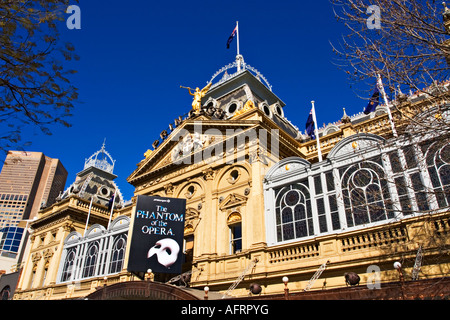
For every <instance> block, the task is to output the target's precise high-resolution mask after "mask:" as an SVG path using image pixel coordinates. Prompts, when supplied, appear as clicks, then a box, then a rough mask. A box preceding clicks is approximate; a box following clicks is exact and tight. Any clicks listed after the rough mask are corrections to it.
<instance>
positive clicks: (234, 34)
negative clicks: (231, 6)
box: [227, 26, 237, 49]
mask: <svg viewBox="0 0 450 320" xmlns="http://www.w3.org/2000/svg"><path fill="white" fill-rule="evenodd" d="M236 32H237V26H236V27H235V28H234V30H233V32H232V33H231V35H230V36H229V37H228V41H227V49H230V43H231V41H233V39H234V37H235V36H236Z"/></svg>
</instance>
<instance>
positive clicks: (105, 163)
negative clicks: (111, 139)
mask: <svg viewBox="0 0 450 320" xmlns="http://www.w3.org/2000/svg"><path fill="white" fill-rule="evenodd" d="M115 162H116V160H114V159H113V158H112V157H111V155H110V154H109V153H108V151H106V149H105V143H104V142H103V145H102V148H101V149H100V150H98V151H97V152H95V153H94V154H93V155H92V156H90V157H89V158H88V159H86V161H85V162H84V169H87V168H89V167H95V168H98V169H101V170H103V171H106V172H109V173H113V171H114V164H115Z"/></svg>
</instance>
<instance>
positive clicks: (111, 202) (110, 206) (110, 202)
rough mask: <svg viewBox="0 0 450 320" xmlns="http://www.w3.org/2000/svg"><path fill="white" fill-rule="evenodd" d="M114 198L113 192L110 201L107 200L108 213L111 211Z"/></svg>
mask: <svg viewBox="0 0 450 320" xmlns="http://www.w3.org/2000/svg"><path fill="white" fill-rule="evenodd" d="M115 197H116V193H115V192H114V194H113V196H112V197H111V199H109V203H108V211H109V210H111V209H112V207H113V204H114V198H115Z"/></svg>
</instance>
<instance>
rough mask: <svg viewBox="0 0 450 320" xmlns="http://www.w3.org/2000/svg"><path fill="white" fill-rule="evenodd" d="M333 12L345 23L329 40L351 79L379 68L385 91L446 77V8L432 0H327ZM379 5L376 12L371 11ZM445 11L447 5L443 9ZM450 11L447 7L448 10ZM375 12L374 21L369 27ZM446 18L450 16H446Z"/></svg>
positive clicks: (449, 45)
mask: <svg viewBox="0 0 450 320" xmlns="http://www.w3.org/2000/svg"><path fill="white" fill-rule="evenodd" d="M332 3H333V8H334V11H335V16H336V18H337V20H338V21H341V22H342V23H344V24H345V26H346V27H347V30H348V33H347V34H345V35H343V37H342V40H341V41H340V43H339V44H334V45H333V44H332V46H333V49H334V51H335V52H336V53H337V55H338V57H339V58H338V61H339V62H338V64H339V65H340V66H341V67H342V68H343V69H344V70H345V71H346V72H347V73H348V74H349V76H350V79H351V80H352V81H356V82H359V81H361V80H366V79H372V82H375V80H374V79H376V75H377V74H379V75H380V76H381V77H382V79H383V82H384V83H385V85H386V89H387V90H386V91H387V93H388V94H390V95H391V96H394V95H395V94H396V93H397V92H398V91H400V90H401V88H403V90H407V91H409V90H411V91H413V92H416V91H420V90H424V88H428V87H429V86H430V85H431V84H433V83H441V82H442V81H445V80H448V78H449V63H450V42H449V41H448V40H449V39H450V37H449V36H450V28H446V26H445V18H444V17H446V12H445V10H446V8H445V6H443V5H442V4H441V2H440V1H433V0H332ZM369 7H372V8H373V7H375V8H377V9H378V10H379V17H374V16H373V14H374V11H373V10H371V9H369ZM447 11H448V9H447ZM447 13H450V12H447ZM375 18H378V20H379V21H378V23H379V25H378V27H371V26H370V25H368V23H372V22H373V19H375ZM448 18H449V19H450V16H449V17H448Z"/></svg>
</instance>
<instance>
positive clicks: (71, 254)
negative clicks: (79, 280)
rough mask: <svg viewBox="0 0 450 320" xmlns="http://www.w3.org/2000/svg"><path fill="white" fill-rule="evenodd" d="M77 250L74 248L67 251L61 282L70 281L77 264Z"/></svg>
mask: <svg viewBox="0 0 450 320" xmlns="http://www.w3.org/2000/svg"><path fill="white" fill-rule="evenodd" d="M75 252H76V248H75V247H72V248H69V249H67V254H66V259H65V261H64V267H63V270H62V273H61V282H65V281H68V280H70V277H71V276H72V273H73V264H74V262H75Z"/></svg>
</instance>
